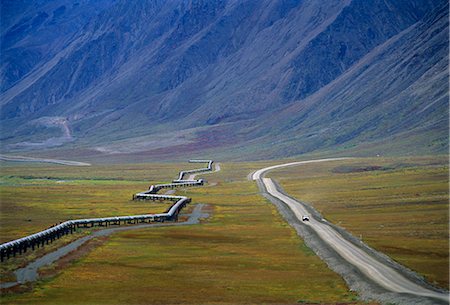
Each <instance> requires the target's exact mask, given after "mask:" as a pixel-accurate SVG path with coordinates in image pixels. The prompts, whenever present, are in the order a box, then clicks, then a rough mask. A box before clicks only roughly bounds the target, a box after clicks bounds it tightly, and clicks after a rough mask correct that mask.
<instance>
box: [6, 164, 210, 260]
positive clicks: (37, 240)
mask: <svg viewBox="0 0 450 305" xmlns="http://www.w3.org/2000/svg"><path fill="white" fill-rule="evenodd" d="M189 162H190V163H208V166H207V167H206V168H201V169H194V170H189V171H181V172H180V175H179V179H177V180H174V181H172V183H169V184H157V185H151V186H150V188H149V190H148V191H146V192H142V193H138V194H135V195H133V200H136V199H150V200H169V201H175V203H174V204H173V205H172V206H171V207H170V208H169V209H168V210H167V211H166V212H165V213H159V214H143V215H132V216H116V217H103V218H89V219H77V220H68V221H65V222H62V223H60V224H58V225H55V226H53V227H50V228H48V229H46V230H43V231H41V232H38V233H35V234H32V235H28V236H25V237H22V238H19V239H16V240H12V241H9V242H6V243H4V244H1V245H0V260H1V261H2V262H3V261H4V259H5V258H7V259H9V258H10V257H11V256H16V254H17V253H18V254H22V253H25V252H27V249H29V248H31V249H32V250H34V249H35V248H36V247H38V248H39V247H40V246H44V244H49V242H53V241H54V240H56V239H58V238H60V237H62V236H64V235H67V234H69V233H70V234H71V233H73V232H74V231H75V230H76V229H77V228H92V227H94V226H97V227H107V226H108V225H121V224H122V223H123V224H137V223H144V222H149V223H150V222H164V221H172V220H177V218H178V214H179V212H180V211H181V209H183V208H184V207H185V206H186V205H187V204H188V203H190V202H191V198H188V197H185V196H170V195H157V194H156V193H157V192H158V191H159V190H160V189H163V188H174V187H183V186H198V185H203V184H204V180H203V179H197V180H182V179H183V177H184V175H186V174H191V173H200V172H205V171H211V170H212V163H213V161H212V160H189Z"/></svg>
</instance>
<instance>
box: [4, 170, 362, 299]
mask: <svg viewBox="0 0 450 305" xmlns="http://www.w3.org/2000/svg"><path fill="white" fill-rule="evenodd" d="M267 164H268V163H255V164H222V171H221V172H219V173H213V174H208V175H204V177H205V178H206V179H207V180H208V181H209V184H208V185H207V186H205V187H197V188H190V189H185V190H178V194H186V195H188V196H191V197H192V198H193V204H195V203H205V204H207V211H208V212H209V213H210V214H211V216H210V217H209V218H208V219H205V220H203V222H202V223H201V224H198V225H193V226H189V227H187V226H186V227H164V228H151V229H141V230H133V231H126V232H122V233H118V234H114V235H112V236H110V237H109V238H108V240H106V241H105V242H103V243H99V245H98V246H97V247H95V248H93V249H92V250H91V251H89V252H88V253H86V254H85V255H83V256H81V257H79V258H77V259H75V260H74V261H72V262H69V263H68V264H67V265H65V267H64V268H63V269H58V268H56V269H57V270H56V269H55V270H53V271H52V268H55V266H53V267H52V266H51V267H50V268H46V274H47V276H46V277H45V278H44V279H43V280H42V281H40V282H37V283H35V284H34V285H32V286H29V287H28V288H27V287H23V288H22V289H21V292H20V293H18V292H12V291H9V292H5V293H4V294H3V295H2V302H4V303H7V304H149V303H156V304H168V303H169V304H170V303H180V304H185V303H188V304H189V303H190V304H239V303H241V304H243V303H245V304H249V303H253V304H263V303H276V304H280V303H282V304H286V303H288V304H292V303H297V302H300V303H308V302H317V303H321V302H322V303H337V302H339V303H345V304H346V303H349V304H366V303H364V302H360V301H357V296H356V295H355V294H353V293H351V292H349V291H348V288H347V287H346V285H345V283H344V281H343V280H342V279H341V278H340V277H339V276H338V275H337V274H335V273H334V272H332V271H331V270H329V269H328V268H327V266H326V264H325V263H324V262H322V261H321V260H320V259H319V258H318V257H317V256H315V255H314V253H313V252H312V251H311V250H310V249H308V248H307V247H306V246H305V244H304V243H303V242H302V240H301V239H300V238H298V236H297V235H296V233H295V231H294V230H293V229H292V228H291V227H290V226H289V225H288V224H287V223H285V222H284V221H283V220H282V218H281V217H280V215H279V214H278V212H277V210H276V209H275V207H274V206H273V205H271V204H270V203H269V202H267V201H266V200H265V199H264V198H263V197H262V196H260V195H259V192H258V189H257V187H256V185H255V183H254V182H252V181H247V179H246V175H247V174H248V173H249V172H251V171H252V170H254V169H257V168H260V167H263V166H265V165H267ZM156 166H157V167H158V172H157V173H156V174H155V177H156V175H159V176H157V178H155V179H157V180H158V181H167V180H170V179H171V178H173V174H174V168H173V165H170V164H166V165H156ZM177 166H179V167H178V168H179V169H180V168H186V166H184V167H183V165H181V166H180V165H177ZM194 166H195V165H194ZM145 167H146V168H147V169H148V178H149V179H150V177H151V176H152V169H151V167H152V165H145ZM165 167H166V168H165ZM40 168H41V169H43V170H45V171H46V174H45V176H48V177H51V178H53V177H58V179H59V178H64V179H68V178H69V177H73V178H77V179H79V180H78V181H77V183H79V184H80V185H82V186H85V187H87V189H88V190H91V191H92V188H91V186H92V184H94V185H102V183H103V182H102V183H100V182H99V178H108V179H109V180H108V179H107V182H108V183H106V184H109V183H111V185H108V187H105V190H104V191H102V194H103V195H98V197H95V196H94V197H91V198H85V200H84V203H83V204H84V208H86V209H93V211H96V213H100V210H99V205H98V202H102V203H103V204H104V207H105V209H107V208H106V207H107V202H108V200H111V204H110V205H109V207H110V209H114V208H116V207H117V206H120V207H121V208H120V209H122V205H126V204H131V203H130V202H129V198H130V196H131V194H132V193H133V192H134V191H138V190H141V189H142V186H144V185H147V183H146V182H144V179H145V178H146V177H144V175H142V174H139V173H140V171H139V170H136V171H137V172H138V175H141V176H139V177H140V179H142V181H141V180H137V181H134V182H133V181H132V180H131V178H132V174H131V172H130V171H131V170H135V169H125V168H124V169H121V168H120V166H117V167H115V170H116V175H114V172H113V170H111V171H110V170H107V171H106V172H107V173H106V172H102V171H101V169H98V168H95V167H92V168H91V169H92V172H91V171H90V170H89V169H88V168H83V169H78V168H66V167H64V168H63V167H61V168H58V169H55V167H53V168H52V169H51V170H49V169H47V167H46V166H40ZM72 170H73V171H74V172H71V171H72ZM27 171H28V169H27V170H24V169H23V168H19V169H17V171H16V170H14V168H13V167H12V168H9V169H8V173H7V174H6V175H7V176H8V177H9V176H14V177H16V176H23V175H29V176H33V175H35V177H37V176H41V174H40V173H41V171H40V169H34V168H33V169H32V170H30V173H31V174H28V173H27ZM80 171H83V172H82V173H81V172H80ZM164 172H165V173H166V175H167V176H166V178H164V177H163V176H164ZM175 172H176V171H175ZM3 174H4V172H3ZM4 175H5V174H4ZM119 177H125V178H126V179H130V180H119V179H118V178H119ZM88 178H89V179H93V180H88ZM94 178H97V180H98V181H97V180H95V179H94ZM8 179H18V178H8ZM20 179H24V178H20ZM27 179H29V180H30V184H33V183H32V181H33V180H35V179H33V178H27ZM47 180H48V179H47ZM96 181H97V182H96ZM114 181H115V182H114ZM151 182H152V183H153V182H156V181H151ZM39 183H40V182H39ZM74 185H75V184H74ZM69 186H70V185H67V186H64V187H65V188H70V187H69ZM2 187H3V186H2ZM4 187H5V188H6V189H10V188H11V187H13V186H12V185H11V184H6V185H5V186H4ZM30 187H34V186H32V185H26V184H20V185H17V186H16V194H19V193H20V192H22V191H24V190H25V189H27V188H30ZM109 187H110V188H109ZM101 189H103V186H101ZM48 190H50V191H48ZM67 191H68V190H67ZM35 192H37V194H36V196H38V195H39V193H42V194H40V196H42V198H44V197H45V196H44V193H47V194H49V196H54V195H51V193H54V192H55V189H52V188H48V189H47V188H46V187H42V188H37V189H35ZM128 192H129V193H128ZM88 193H89V192H88ZM2 194H5V193H4V191H3V188H2ZM112 194H116V197H115V198H116V199H112ZM117 194H121V195H120V196H119V197H117ZM2 196H4V195H2ZM9 196H10V195H8V197H9ZM78 196H79V193H78V192H73V191H72V192H68V193H67V196H66V198H65V199H66V200H67V201H72V200H73V202H74V203H76V202H79V201H78ZM95 198H96V199H95ZM119 198H122V200H123V202H120V200H119ZM94 199H95V200H94ZM16 204H17V206H24V205H26V202H22V201H19V202H17V203H16ZM141 204H144V203H141ZM41 205H44V206H45V209H43V210H38V211H43V212H42V214H38V213H33V216H34V218H33V219H36V220H35V221H37V219H38V218H42V219H44V220H41V221H42V223H45V222H46V221H50V219H49V217H47V213H48V212H49V211H51V212H52V213H54V215H55V216H58V217H62V216H68V217H69V216H70V217H72V216H74V215H72V214H70V213H68V212H67V211H60V209H63V210H64V206H63V205H54V204H48V205H45V202H42V203H41ZM74 206H76V204H74ZM130 208H131V207H130ZM190 208H191V207H190ZM133 209H139V208H138V207H137V206H136V207H133V208H132V209H131V210H133ZM6 210H7V208H6V207H3V208H2V213H3V211H5V213H6ZM44 211H45V212H44ZM123 212H125V208H124V210H123ZM22 213H24V214H26V213H25V212H22ZM83 213H85V212H83V211H81V210H80V211H77V214H76V215H79V216H83V215H84V214H83ZM109 213H111V210H109ZM23 216H24V217H30V216H29V215H27V216H25V215H23ZM2 217H4V216H2ZM8 226H9V229H8V230H13V228H14V226H13V224H12V223H10V224H9V225H8ZM8 230H7V231H8ZM22 230H23V232H26V229H25V228H23V229H22ZM55 244H56V243H54V244H53V245H55ZM7 264H10V262H8V263H7Z"/></svg>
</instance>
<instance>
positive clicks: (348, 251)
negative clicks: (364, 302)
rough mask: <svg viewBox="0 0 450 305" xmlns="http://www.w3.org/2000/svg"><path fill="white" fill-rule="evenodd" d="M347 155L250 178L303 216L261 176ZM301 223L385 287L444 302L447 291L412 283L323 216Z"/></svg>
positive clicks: (301, 210)
mask: <svg viewBox="0 0 450 305" xmlns="http://www.w3.org/2000/svg"><path fill="white" fill-rule="evenodd" d="M346 159H349V158H330V159H320V160H309V161H300V162H292V163H286V164H280V165H275V166H270V167H266V168H263V169H260V170H258V171H256V172H255V173H253V175H252V178H253V180H257V181H259V182H260V183H262V185H264V187H265V190H266V191H267V193H268V194H270V195H271V196H273V197H275V198H277V199H279V200H281V201H282V202H283V203H284V204H286V205H287V206H288V207H289V209H290V210H291V211H292V212H293V213H294V214H295V216H296V218H297V219H299V220H302V216H303V215H308V214H309V213H308V211H307V209H306V208H305V206H304V204H302V203H300V202H298V201H297V200H294V199H292V198H291V197H289V196H287V195H285V194H283V193H282V192H280V191H279V190H278V189H277V187H276V186H275V184H274V182H273V181H272V179H270V178H264V175H265V173H267V172H268V171H270V170H273V169H278V168H282V167H287V166H294V165H301V164H308V163H317V162H329V161H339V160H346ZM303 224H304V225H306V226H309V227H310V228H311V229H312V230H314V231H315V232H316V233H317V235H318V236H319V238H320V239H322V241H323V242H325V243H326V244H327V245H329V246H330V247H331V248H333V249H334V250H335V251H336V252H337V253H338V254H339V255H340V256H341V257H342V258H343V259H345V260H346V261H347V262H348V263H350V264H352V265H353V266H355V267H356V268H358V269H359V270H360V271H361V272H362V273H363V274H365V275H366V276H367V277H368V278H370V279H371V280H372V281H374V282H375V283H377V284H378V285H380V286H381V287H383V288H384V289H386V290H387V291H391V292H394V293H399V294H410V295H416V296H422V297H427V298H432V299H436V300H440V301H444V302H448V301H449V296H448V293H445V292H438V291H434V290H431V289H429V288H428V287H423V286H421V285H419V284H417V283H414V282H413V281H411V280H410V279H408V278H406V277H405V276H404V275H402V274H401V273H400V272H398V270H395V269H393V268H391V267H390V266H388V265H387V264H383V263H382V262H381V261H379V260H377V259H375V258H374V257H373V256H372V255H370V254H369V253H367V252H366V251H364V250H363V248H360V247H357V246H356V245H355V244H353V243H351V242H349V241H348V240H347V239H346V238H345V237H344V236H342V235H341V234H340V233H339V232H337V231H336V230H335V229H334V228H333V227H332V226H330V225H329V224H328V223H327V222H326V221H325V220H323V219H315V218H314V217H310V221H309V222H303Z"/></svg>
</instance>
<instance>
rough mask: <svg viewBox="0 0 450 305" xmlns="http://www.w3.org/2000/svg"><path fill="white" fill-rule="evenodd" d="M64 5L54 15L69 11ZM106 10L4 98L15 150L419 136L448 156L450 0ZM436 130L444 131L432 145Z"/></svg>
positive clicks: (143, 149)
mask: <svg viewBox="0 0 450 305" xmlns="http://www.w3.org/2000/svg"><path fill="white" fill-rule="evenodd" d="M58 1H59V3H55V4H54V7H61V5H60V6H58V5H59V4H62V3H65V2H64V1H63V0H58ZM58 1H57V2H58ZM83 5H84V6H85V7H90V6H92V5H93V4H92V2H91V1H84V2H83ZM37 6H38V7H37V8H35V11H36V12H38V11H40V10H39V9H41V8H42V7H39V5H37ZM54 7H52V9H53V8H54ZM97 8H99V12H98V13H97V15H94V16H90V17H89V18H88V19H89V20H88V21H86V22H85V23H84V24H82V25H81V24H80V25H78V29H80V30H79V32H76V33H72V34H71V35H72V36H71V37H72V38H71V40H70V39H69V38H67V37H68V36H67V37H66V36H65V37H66V38H64V39H66V40H64V41H67V39H69V40H70V43H68V44H67V45H66V46H65V48H63V49H62V50H60V51H58V52H56V53H57V54H55V55H54V57H53V58H52V59H49V60H44V59H43V60H42V61H43V63H42V64H41V65H40V66H39V67H36V68H35V69H34V70H33V69H31V70H30V72H28V73H26V74H25V75H24V76H23V77H22V78H20V79H19V81H18V82H17V83H15V84H14V85H13V86H12V87H11V88H8V89H7V90H3V92H2V93H1V95H0V98H1V100H2V101H3V102H2V104H1V111H0V116H1V119H2V139H1V142H2V152H14V151H30V150H31V151H32V149H33V148H36V147H39V149H40V150H42V149H44V150H46V153H48V154H58V151H60V152H59V153H62V152H64V151H66V149H69V150H71V149H73V148H74V149H78V150H79V151H80V156H82V153H81V152H83V153H86V149H87V150H88V151H90V152H91V153H90V154H92V155H96V154H97V153H98V154H100V155H101V154H102V153H105V152H107V151H109V152H110V153H109V155H111V152H114V151H116V152H117V151H119V152H118V153H122V154H124V152H120V150H116V149H113V148H114V147H117V146H118V145H120V144H119V143H133V139H134V138H136V139H137V138H138V137H141V138H147V139H148V140H147V141H148V142H149V143H154V142H155V141H153V140H151V138H152V137H153V138H154V139H159V138H161V137H165V138H169V139H172V140H173V142H172V143H170V141H163V142H164V143H165V145H163V146H162V147H160V145H158V148H155V146H153V148H152V145H150V144H149V145H145V144H143V145H136V144H135V145H134V146H135V147H136V149H135V151H134V152H133V149H132V148H131V149H129V150H131V151H132V152H131V153H136V154H142V153H148V154H149V155H152V154H159V152H158V151H160V154H162V155H165V151H168V150H175V151H178V150H180V151H179V152H178V154H180V155H181V154H184V153H187V152H188V151H189V152H190V151H192V150H194V151H195V150H198V151H201V150H205V151H208V150H210V151H211V152H214V151H216V150H219V151H223V149H226V150H229V153H228V154H227V153H224V157H226V156H228V157H230V158H240V157H243V158H251V156H252V155H253V156H254V157H255V158H272V157H279V156H292V155H298V154H303V153H310V152H314V151H321V150H328V149H331V148H332V147H335V148H342V147H343V146H345V147H350V148H354V147H358V146H359V145H365V144H366V143H370V142H377V141H380V140H382V139H383V138H385V139H388V138H392V137H393V136H394V137H395V135H396V134H402V133H405V132H406V133H408V132H410V129H411V128H413V129H414V130H416V131H417V140H416V142H417V143H416V144H415V145H413V146H417V147H420V146H422V145H423V144H425V145H428V144H430V143H434V144H430V145H431V146H429V149H428V150H423V149H420V150H419V151H421V153H442V152H445V151H446V150H447V147H448V144H445V139H448V135H447V133H446V132H444V131H443V130H445V129H446V126H448V122H446V121H445V118H444V115H442V113H444V112H445V111H444V110H445V109H448V105H447V103H446V100H448V81H447V82H445V80H446V79H447V80H448V75H447V74H446V70H447V69H448V58H447V56H446V55H444V53H445V52H447V53H448V36H447V35H445V34H444V33H445V29H448V20H447V21H444V20H445V16H447V17H448V4H447V3H446V2H445V1H426V0H417V1H410V2H408V3H406V4H405V3H403V2H402V3H399V2H396V1H367V2H361V1H336V2H332V3H327V4H324V3H318V2H316V1H306V0H305V1H287V0H286V1H283V0H279V1H169V2H164V1H140V2H136V3H133V5H127V3H126V2H124V1H113V2H111V3H108V4H106V2H105V3H102V4H97ZM3 11H4V10H3V9H2V12H3ZM78 13H79V14H81V13H80V12H78ZM3 14H4V12H3V13H2V15H3ZM72 14H74V13H72ZM47 15H48V16H50V15H51V14H50V13H47ZM61 16H62V17H60V18H63V19H64V18H66V17H64V12H63V13H61ZM83 16H86V13H84V15H83ZM430 16H435V17H430ZM436 16H441V17H436ZM35 18H36V17H35ZM48 18H50V17H48ZM86 18H87V17H86ZM133 18H134V19H133ZM427 18H428V19H427ZM433 18H435V19H433ZM436 18H437V19H436ZM13 19H14V20H21V19H20V18H19V17H16V18H12V17H10V18H8V20H13ZM83 20H85V19H83ZM432 20H435V22H434V23H433V21H432ZM45 22H46V21H43V22H42V24H44V25H42V26H41V28H42V27H44V28H46V27H47V25H46V23H45ZM436 22H437V24H436ZM11 23H12V24H14V22H11ZM19 23H20V22H19ZM16 25H17V24H16ZM11 27H14V25H12V26H10V27H9V28H11ZM50 27H51V26H50ZM6 30H7V27H6V26H2V31H1V33H2V40H3V39H4V36H5V32H7V31H6ZM40 31H41V32H44V33H45V31H44V30H42V29H41V30H40ZM36 33H40V32H39V31H37V32H36ZM408 33H410V34H409V36H408ZM411 33H412V34H411ZM426 33H428V36H427V34H426ZM432 33H438V34H434V35H438V37H437V38H436V37H434V36H433V35H432ZM420 35H422V36H420ZM36 39H37V38H36ZM396 39H397V40H400V41H401V43H396V42H395V40H396ZM16 40H18V41H19V42H20V43H21V44H22V45H25V46H26V44H27V43H29V41H28V40H27V39H20V37H18V38H17V37H16ZM412 41H415V42H416V43H420V44H419V46H418V47H415V43H413V42H412ZM60 43H62V42H60ZM402 44H403V45H408V48H405V47H402ZM14 47H15V46H14ZM25 49H26V48H25ZM422 49H423V50H422ZM7 51H8V50H7ZM426 51H427V52H428V53H427V52H426ZM377 52H381V53H377ZM16 54H18V53H16ZM377 54H378V55H377ZM377 56H378V57H377ZM413 56H415V57H414V58H415V59H414V58H413ZM397 62H402V63H403V65H404V66H401V65H400V64H397ZM5 64H6V66H8V64H9V62H8V60H2V67H4V66H5ZM382 64H385V65H390V66H391V67H392V69H394V70H395V71H391V70H389V69H385V67H382ZM366 66H367V67H366ZM405 67H409V68H405ZM39 69H41V70H39ZM42 69H43V70H42ZM46 69H47V70H46ZM408 69H409V70H408ZM431 70H432V71H434V72H432V73H431V72H429V71H431ZM2 71H4V69H2ZM39 71H43V72H41V73H39ZM33 73H34V74H33ZM427 73H428V74H427ZM1 75H2V82H3V79H4V76H3V75H5V73H2V74H1ZM421 77H422V78H421ZM419 80H420V82H419ZM375 83H376V85H375ZM433 84H434V86H433ZM411 86H413V87H411ZM385 87H386V88H388V90H387V91H389V92H390V94H387V91H386V90H385ZM2 88H3V87H2ZM407 88H409V89H408V90H409V91H408V90H407ZM357 89H358V90H359V91H361V92H364V93H365V96H367V99H368V100H367V101H365V100H364V98H363V97H362V95H361V92H358V90H357ZM430 96H431V97H433V96H434V97H435V98H434V104H433V103H430V104H427V100H428V99H429V97H430ZM333 99H336V100H339V103H340V104H339V105H337V104H336V103H331V101H332V100H333ZM382 99H383V101H382ZM410 101H413V102H414V103H415V106H411V105H410V104H408V103H410ZM420 107H422V108H420ZM425 107H427V108H425ZM419 108H420V109H425V110H423V111H421V110H420V109H419ZM364 109H366V110H364ZM402 110H404V111H403V112H402ZM406 110H408V111H410V112H411V113H412V114H415V115H416V116H414V115H409V114H407V113H406ZM383 111H386V113H384V112H383ZM424 111H425V112H424ZM391 112H392V113H394V114H397V116H396V115H392V114H391ZM402 113H403V114H402ZM399 114H402V117H400V115H399ZM51 117H54V118H58V119H53V121H58V120H59V118H64V119H65V120H66V122H67V124H68V126H69V128H70V131H71V133H72V136H73V137H71V138H68V137H66V138H64V139H63V140H61V136H60V131H59V130H61V128H60V127H58V126H56V125H49V124H47V125H45V124H44V125H43V124H42V122H43V119H42V118H51ZM314 118H315V119H314ZM48 120H50V121H52V120H51V119H48ZM336 120H337V121H336ZM396 120H398V121H399V122H400V124H397V125H396V124H394V123H395V121H396ZM44 121H45V120H44ZM426 123H428V124H431V125H433V124H434V126H435V127H434V128H432V130H435V132H434V133H433V132H432V133H431V134H432V135H433V136H432V137H430V138H429V139H428V140H427V139H426V138H424V137H423V135H424V134H425V133H427V132H428V131H427V132H425V131H423V130H422V129H423V126H425V125H424V124H426ZM395 125H396V126H395ZM16 126H20V127H19V128H16ZM419 127H422V129H420V128H419ZM320 130H322V131H321V132H318V131H320ZM161 132H163V135H164V136H162V135H161ZM218 133H220V134H218ZM324 135H326V136H324ZM55 138H56V139H60V140H56V141H53V142H52V141H50V142H48V139H55ZM206 139H208V141H209V140H211V139H215V144H211V143H208V144H207V142H208V141H206ZM45 141H47V142H45ZM423 141H428V142H429V143H423ZM134 142H135V141H134ZM400 142H401V141H400ZM413 142H414V141H413ZM447 142H448V140H447ZM30 143H35V144H36V143H41V144H42V145H31V144H30ZM46 143H47V144H48V145H46ZM52 143H53V144H52ZM115 143H116V144H115ZM180 143H184V144H181V145H187V146H188V147H185V146H179V145H180ZM273 143H278V144H277V145H278V146H276V147H274V145H273ZM394 144H395V143H394ZM244 145H245V146H246V147H245V148H242V147H243V146H244ZM398 145H400V146H401V143H398ZM108 146H110V147H111V149H108ZM132 146H133V145H132ZM192 146H196V147H197V148H194V147H192ZM385 146H386V145H385ZM394 146H395V145H394ZM138 147H140V148H138ZM183 149H185V150H187V151H182V150H183ZM393 150H394V151H398V150H399V148H398V147H397V148H395V149H393ZM261 151H266V153H261ZM386 152H387V153H389V149H386ZM242 153H244V155H243V156H242V155H241V154H242ZM237 154H240V155H241V156H237ZM176 155H177V153H175V154H174V155H173V156H176Z"/></svg>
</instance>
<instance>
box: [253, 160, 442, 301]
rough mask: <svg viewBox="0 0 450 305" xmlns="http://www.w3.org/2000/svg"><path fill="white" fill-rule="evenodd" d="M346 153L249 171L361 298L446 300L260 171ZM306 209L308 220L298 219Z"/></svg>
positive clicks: (283, 213)
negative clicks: (284, 190) (328, 220)
mask: <svg viewBox="0 0 450 305" xmlns="http://www.w3.org/2000/svg"><path fill="white" fill-rule="evenodd" d="M345 159H346V158H333V159H321V160H311V161H302V162H293V163H287V164H281V165H276V166H271V167H267V168H264V169H261V170H258V171H256V172H255V173H253V175H252V177H253V179H254V180H256V181H257V182H258V185H259V187H260V189H261V191H262V192H263V194H264V195H265V197H267V198H268V199H270V200H271V201H272V202H273V203H274V204H275V205H276V206H277V207H278V209H279V210H280V212H281V213H282V215H283V216H284V217H285V218H286V219H287V220H288V221H289V223H290V224H291V225H292V226H293V227H294V228H295V229H296V230H297V232H298V233H299V235H301V236H302V237H303V238H304V239H305V242H306V243H307V244H308V246H309V247H310V248H312V249H313V250H314V251H315V252H316V253H317V254H318V256H319V257H321V258H322V259H323V260H325V262H326V263H327V264H328V265H329V266H330V268H331V269H333V270H335V271H336V272H337V273H339V274H340V275H341V276H343V278H344V280H346V281H347V283H348V284H349V286H350V287H351V289H352V290H356V291H357V292H358V293H359V294H360V296H361V297H362V298H363V299H376V300H379V301H381V302H383V303H395V304H448V303H449V298H448V291H442V290H439V289H437V288H434V287H433V286H431V285H430V284H428V283H426V281H425V280H424V279H423V278H422V277H420V276H419V275H417V274H415V273H414V272H412V271H411V270H409V269H407V268H406V267H404V266H401V265H399V264H397V263H396V262H394V261H392V260H391V259H390V258H388V257H387V256H386V255H384V254H382V253H377V251H375V250H373V249H371V248H370V247H368V246H367V245H365V244H363V243H362V241H360V240H357V239H356V238H355V237H353V236H351V235H350V234H349V233H348V232H345V231H344V230H343V229H341V228H337V227H336V226H334V225H333V224H330V223H328V222H327V221H326V220H324V219H323V218H322V216H321V215H320V214H319V213H318V212H317V211H315V210H314V209H313V208H312V207H310V206H308V205H306V204H304V203H302V202H299V201H297V200H295V199H293V198H292V197H289V196H288V195H286V194H284V193H283V192H282V190H281V188H280V187H279V186H277V185H276V184H275V183H274V182H273V181H272V180H271V179H269V178H263V177H264V174H265V173H266V172H267V171H269V170H273V169H276V168H281V167H284V166H294V165H301V164H307V163H315V162H327V161H336V160H345ZM303 215H310V221H309V222H302V221H301V219H302V216H303Z"/></svg>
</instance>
